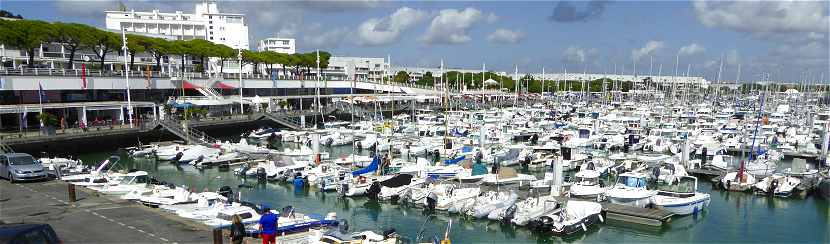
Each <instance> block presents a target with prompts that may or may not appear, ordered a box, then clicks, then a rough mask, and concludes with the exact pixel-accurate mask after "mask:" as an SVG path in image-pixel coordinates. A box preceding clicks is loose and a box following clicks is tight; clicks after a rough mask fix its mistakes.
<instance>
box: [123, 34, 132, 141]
mask: <svg viewBox="0 0 830 244" xmlns="http://www.w3.org/2000/svg"><path fill="white" fill-rule="evenodd" d="M121 41H122V43H123V44H124V45H123V46H122V49H123V50H124V80H125V82H126V83H127V116H128V117H129V121H130V128H133V103H132V100H131V99H130V65H129V63H128V61H127V55H128V54H129V49H127V32H126V30H125V29H121ZM121 112H122V113H123V110H122V111H121Z"/></svg>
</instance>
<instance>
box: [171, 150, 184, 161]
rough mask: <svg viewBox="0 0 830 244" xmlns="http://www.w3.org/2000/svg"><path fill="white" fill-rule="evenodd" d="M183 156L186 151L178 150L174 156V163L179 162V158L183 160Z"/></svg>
mask: <svg viewBox="0 0 830 244" xmlns="http://www.w3.org/2000/svg"><path fill="white" fill-rule="evenodd" d="M182 156H184V153H183V152H177V153H176V156H175V157H173V162H174V163H179V160H181V159H182Z"/></svg>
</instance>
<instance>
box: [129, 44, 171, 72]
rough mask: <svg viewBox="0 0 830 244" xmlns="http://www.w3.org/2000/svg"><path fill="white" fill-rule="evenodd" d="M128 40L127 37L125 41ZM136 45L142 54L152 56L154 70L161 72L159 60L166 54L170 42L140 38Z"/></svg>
mask: <svg viewBox="0 0 830 244" xmlns="http://www.w3.org/2000/svg"><path fill="white" fill-rule="evenodd" d="M129 38H130V37H127V40H129ZM136 44H138V45H140V46H141V48H142V49H144V52H146V53H149V54H150V55H152V56H153V59H155V61H156V67H155V70H157V71H159V70H161V58H162V57H164V55H167V54H168V52H169V50H170V42H169V41H167V40H164V39H161V38H154V37H142V38H139V39H138V40H137V42H136Z"/></svg>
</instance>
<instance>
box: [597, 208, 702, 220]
mask: <svg viewBox="0 0 830 244" xmlns="http://www.w3.org/2000/svg"><path fill="white" fill-rule="evenodd" d="M695 209H697V208H695ZM597 217H599V222H602V223H605V218H603V217H602V214H597Z"/></svg>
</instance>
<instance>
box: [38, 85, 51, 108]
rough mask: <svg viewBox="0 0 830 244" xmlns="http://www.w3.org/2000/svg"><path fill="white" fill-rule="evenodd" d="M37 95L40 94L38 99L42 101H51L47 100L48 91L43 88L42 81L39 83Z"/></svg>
mask: <svg viewBox="0 0 830 244" xmlns="http://www.w3.org/2000/svg"><path fill="white" fill-rule="evenodd" d="M37 95H38V101H39V102H40V103H43V100H46V102H49V100H47V98H46V91H44V90H43V84H40V82H38V83H37Z"/></svg>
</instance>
